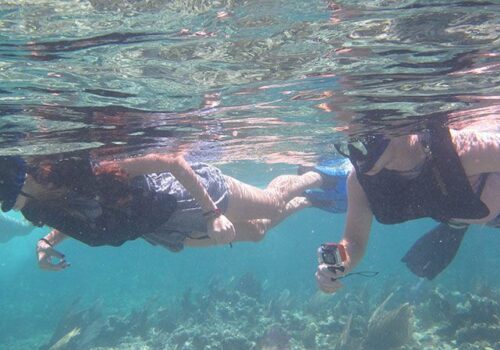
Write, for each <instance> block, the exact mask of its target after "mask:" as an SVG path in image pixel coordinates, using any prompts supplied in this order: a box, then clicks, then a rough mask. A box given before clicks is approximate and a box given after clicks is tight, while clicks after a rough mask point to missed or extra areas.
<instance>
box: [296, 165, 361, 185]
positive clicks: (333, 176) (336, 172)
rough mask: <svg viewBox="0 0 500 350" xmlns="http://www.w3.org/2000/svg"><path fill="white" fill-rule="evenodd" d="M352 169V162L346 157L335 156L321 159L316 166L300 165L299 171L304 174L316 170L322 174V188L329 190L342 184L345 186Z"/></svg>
mask: <svg viewBox="0 0 500 350" xmlns="http://www.w3.org/2000/svg"><path fill="white" fill-rule="evenodd" d="M351 170H352V165H351V162H350V161H349V160H348V159H345V158H335V159H328V160H323V161H321V162H320V163H319V164H318V165H316V166H302V165H301V166H299V169H298V171H297V173H298V174H299V175H302V174H304V173H306V172H308V171H314V172H316V173H318V174H320V175H321V178H322V179H323V185H322V186H321V189H322V190H325V191H329V190H331V189H335V188H338V187H339V186H342V187H344V188H345V183H346V181H347V176H348V175H349V172H350V171H351Z"/></svg>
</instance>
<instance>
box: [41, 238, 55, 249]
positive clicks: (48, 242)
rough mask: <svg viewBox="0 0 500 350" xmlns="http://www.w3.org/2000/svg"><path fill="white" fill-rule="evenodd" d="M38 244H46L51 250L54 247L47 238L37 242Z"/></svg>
mask: <svg viewBox="0 0 500 350" xmlns="http://www.w3.org/2000/svg"><path fill="white" fill-rule="evenodd" d="M38 242H43V243H45V244H47V245H48V246H49V247H51V248H53V247H54V245H53V244H52V243H51V242H50V241H49V240H48V239H47V238H40V239H39V240H38Z"/></svg>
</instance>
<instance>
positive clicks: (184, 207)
mask: <svg viewBox="0 0 500 350" xmlns="http://www.w3.org/2000/svg"><path fill="white" fill-rule="evenodd" d="M191 168H192V169H193V171H194V172H195V173H196V175H198V177H199V179H200V181H201V182H202V184H203V186H204V187H205V189H206V190H207V192H208V194H209V195H210V197H211V198H212V200H213V201H214V203H215V204H216V205H217V207H218V208H219V209H220V210H221V212H222V213H223V214H224V215H226V216H227V215H228V212H229V209H231V210H230V214H229V215H230V217H231V218H232V220H231V219H230V220H231V222H232V223H233V225H234V227H235V231H236V236H235V239H234V241H254V242H255V241H260V240H261V239H262V238H264V235H265V233H266V232H267V231H268V230H269V229H270V228H271V227H273V226H275V225H276V224H277V223H279V222H281V221H282V220H283V219H284V218H286V217H287V216H289V215H291V214H292V213H294V212H296V211H297V210H300V209H302V208H304V207H306V206H308V202H307V201H306V200H305V198H303V197H300V196H298V195H299V194H301V193H302V192H300V191H301V188H302V186H313V185H315V184H317V183H318V182H317V180H318V179H320V177H319V176H317V175H312V177H311V178H310V179H307V177H306V178H302V177H301V176H295V175H282V176H279V177H277V178H276V179H275V180H274V181H273V182H271V184H270V185H269V186H268V188H267V189H265V190H262V189H259V188H256V187H253V186H250V185H248V184H244V183H242V182H240V181H238V180H236V179H234V178H232V177H229V176H225V175H223V174H222V172H221V171H220V170H219V169H218V168H215V167H213V166H210V165H208V164H204V163H195V164H192V165H191ZM148 177H149V179H150V183H152V184H153V186H154V187H155V189H156V190H157V191H167V192H168V193H170V194H172V195H173V196H174V197H175V198H176V200H177V209H176V210H175V211H174V213H173V214H172V216H171V217H170V218H169V220H168V221H167V222H166V223H165V224H163V225H162V226H161V227H160V228H159V229H157V230H156V231H155V232H153V233H149V234H146V235H143V238H144V239H145V240H146V241H148V242H149V243H151V244H153V245H161V246H164V247H166V248H168V249H169V250H171V251H173V252H178V251H181V250H182V249H183V248H184V245H188V246H210V245H215V244H217V242H216V241H214V240H213V239H211V238H210V237H209V235H208V234H207V218H206V217H205V216H204V215H203V210H202V208H201V206H200V205H199V203H198V202H197V201H196V200H195V199H194V198H193V197H192V196H191V195H190V193H189V192H188V191H187V190H186V188H184V187H183V186H182V185H181V184H180V183H179V182H178V181H177V180H176V179H175V178H174V177H173V176H172V175H171V174H169V173H168V174H165V173H163V174H154V175H148ZM316 177H317V178H316ZM305 179H307V180H305ZM297 180H301V181H298V182H297V183H300V184H301V185H299V187H298V188H300V189H298V190H295V191H294V188H295V186H294V185H293V184H292V182H295V181H297ZM285 188H288V190H286V191H284V189H285ZM290 190H292V191H293V192H289V191H290ZM288 193H290V194H288ZM292 196H293V197H294V198H291V197H292ZM289 198H291V199H290V200H288V199H289ZM285 200H287V203H286V204H285V202H284V201H285ZM235 218H238V219H237V221H233V220H234V219H235Z"/></svg>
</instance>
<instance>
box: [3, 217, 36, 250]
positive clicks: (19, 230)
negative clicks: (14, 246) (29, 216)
mask: <svg viewBox="0 0 500 350" xmlns="http://www.w3.org/2000/svg"><path fill="white" fill-rule="evenodd" d="M33 229H34V227H33V226H32V225H30V224H29V223H28V222H26V221H21V220H17V219H15V218H13V217H11V216H8V215H6V214H4V213H0V243H5V242H8V241H10V240H11V239H12V238H14V237H17V236H25V235H27V234H29V233H30V232H31V231H33Z"/></svg>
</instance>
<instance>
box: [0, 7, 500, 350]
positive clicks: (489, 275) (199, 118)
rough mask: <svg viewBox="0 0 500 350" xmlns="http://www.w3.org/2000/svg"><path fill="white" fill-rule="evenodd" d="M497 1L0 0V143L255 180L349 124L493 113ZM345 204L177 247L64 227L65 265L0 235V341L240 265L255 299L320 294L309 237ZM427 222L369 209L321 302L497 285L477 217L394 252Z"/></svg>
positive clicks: (333, 231) (28, 242)
mask: <svg viewBox="0 0 500 350" xmlns="http://www.w3.org/2000/svg"><path fill="white" fill-rule="evenodd" d="M498 13H500V6H499V5H498V3H497V2H495V1H447V2H436V1H410V0H406V1H382V0H370V1H338V2H335V3H333V2H331V1H306V2H303V1H226V0H221V1H202V0H189V1H160V0H149V1H146V0H143V1H114V0H105V1H93V0H92V1H50V2H39V1H22V2H15V1H2V2H0V82H1V83H0V153H1V154H22V155H33V154H50V153H60V152H65V151H71V150H78V149H89V151H90V152H95V153H96V154H106V155H111V156H127V155H130V154H138V153H145V152H150V151H163V152H169V151H172V150H177V149H178V148H179V147H184V148H185V149H187V150H188V158H190V159H193V160H204V161H208V162H211V163H213V164H217V165H219V166H220V167H221V168H222V169H223V170H224V172H225V173H227V174H229V175H232V176H234V177H236V178H238V179H240V180H243V181H245V182H249V183H251V184H254V185H256V186H265V184H267V183H268V182H269V181H270V180H271V179H272V178H273V177H275V176H277V175H280V174H285V173H295V172H296V168H297V166H296V165H297V164H303V163H314V162H315V161H316V160H317V159H319V158H321V157H322V156H325V155H328V154H330V153H331V152H332V146H331V145H332V143H333V142H334V141H336V140H339V139H342V138H344V137H345V136H344V135H343V134H342V132H341V131H342V130H343V129H344V128H345V127H346V126H350V128H351V129H356V128H357V129H356V130H359V131H360V132H362V131H364V130H367V129H372V128H375V129H380V130H387V131H388V132H396V133H397V132H404V131H407V130H409V129H415V128H417V129H418V128H419V127H421V126H422V125H423V123H424V122H425V121H426V120H428V119H430V118H438V117H441V116H446V117H447V118H448V120H449V121H450V122H451V123H452V124H454V125H458V126H460V125H466V124H471V123H477V122H483V123H484V122H486V123H487V124H488V126H489V127H491V128H493V129H494V130H497V131H498V130H499V118H498V100H499V99H498V93H499V88H498V87H499V86H500V84H499V74H498V67H499V64H500V62H499V53H498V49H499V42H498V25H499V17H498ZM343 220H344V217H343V216H342V215H332V214H327V213H323V212H320V211H318V210H314V209H308V210H305V211H303V212H301V213H299V214H297V215H296V216H294V217H291V218H290V219H288V220H287V221H285V222H284V223H282V224H281V225H280V226H278V227H276V228H275V229H273V230H272V231H271V232H270V233H269V234H268V236H267V237H266V238H265V240H264V241H262V242H260V243H259V244H252V243H241V244H235V245H234V246H233V247H232V248H230V247H229V246H224V247H213V248H207V249H185V250H184V251H183V252H181V253H179V254H173V253H171V252H169V251H167V250H164V249H161V248H155V247H152V246H150V245H148V244H147V243H145V242H143V241H140V240H138V241H134V242H129V243H126V244H125V245H124V246H122V247H120V248H90V247H86V246H84V245H83V244H80V243H78V242H75V241H68V242H65V243H63V244H62V245H61V250H62V251H63V252H64V253H65V254H66V256H67V259H68V261H70V263H71V264H72V266H71V267H70V268H69V269H67V270H65V271H63V272H59V273H48V272H43V271H41V270H39V269H38V267H37V265H36V260H35V254H34V249H35V244H36V241H37V239H38V238H40V237H41V236H42V235H43V234H44V233H45V232H46V230H43V229H37V230H36V231H34V232H33V233H31V234H30V235H29V236H25V237H16V238H13V239H12V240H10V241H9V242H7V243H3V244H0V283H1V284H0V286H1V287H0V349H36V348H38V347H40V346H42V345H44V344H47V343H48V342H49V340H50V338H51V336H52V333H53V332H54V330H55V329H56V327H57V325H58V324H59V322H60V320H61V318H62V317H63V316H64V315H65V314H66V313H67V312H66V311H65V310H67V309H68V307H69V305H71V304H72V303H73V302H74V300H76V299H78V300H79V303H80V305H81V306H82V307H89V306H90V305H94V304H95V303H97V305H98V308H99V309H100V310H101V311H102V312H103V313H104V314H106V315H114V314H117V315H124V314H127V313H128V312H130V310H133V309H138V308H142V307H144V305H146V304H148V303H151V300H154V305H156V306H158V307H159V306H162V307H167V308H169V309H170V308H171V309H172V310H174V309H175V308H176V307H178V306H179V305H180V304H181V303H182V299H183V296H184V294H185V292H186V291H187V290H192V291H193V293H194V294H196V293H198V294H200V295H203V294H204V293H208V292H207V291H208V290H209V289H210V287H209V286H210V285H211V283H214V282H213V281H219V282H218V283H221V285H224V286H226V287H227V288H229V289H230V288H233V287H234V285H235V284H236V283H237V281H238V279H239V278H240V277H241V276H242V275H244V274H245V273H248V272H249V273H252V274H254V275H255V276H256V278H257V280H258V281H259V283H262V289H263V301H262V303H263V304H267V303H269V301H272V300H275V299H276V298H278V297H279V296H280V295H283V293H285V295H286V294H287V293H288V292H284V291H287V290H288V291H289V294H290V299H291V300H293V307H292V306H290V305H284V306H283V308H285V307H288V308H290V309H293V308H295V309H297V310H300V309H301V308H302V307H305V306H307V305H308V304H309V303H310V302H311V300H315V298H317V287H316V284H315V280H314V271H315V267H316V247H317V246H318V245H319V244H320V243H322V242H325V241H336V240H338V239H339V238H340V236H341V233H342V228H343ZM433 225H434V224H433V222H431V221H429V220H420V221H415V222H411V223H406V224H401V225H394V226H382V225H379V224H375V225H374V227H373V229H372V235H371V239H370V243H369V250H368V252H367V255H366V258H365V259H364V261H363V263H362V265H361V266H360V267H359V269H360V270H361V269H363V270H372V271H379V272H380V274H379V275H378V276H377V277H375V278H371V279H367V278H363V277H359V276H357V277H354V276H353V277H351V278H350V279H348V280H345V286H346V288H344V290H343V291H341V292H340V293H338V294H336V295H334V296H331V297H329V300H330V302H332V303H337V302H338V301H341V300H344V299H342V298H348V297H349V295H351V296H353V295H356V294H357V293H360V291H368V292H367V293H368V295H370V298H371V299H370V300H372V299H374V298H378V299H380V298H382V299H384V297H383V296H384V295H387V294H388V291H395V290H398V287H399V288H400V289H399V290H401V292H400V294H399V302H401V303H404V302H407V301H408V302H415V300H416V299H418V298H419V297H421V298H425V297H426V294H425V291H426V290H432V289H433V288H434V289H435V288H438V287H439V288H441V290H445V291H447V293H455V294H457V295H458V297H457V300H458V302H465V301H466V299H467V297H466V293H468V292H477V290H478V288H479V286H487V287H488V288H491V289H493V290H497V293H498V289H499V288H500V282H499V281H500V279H499V278H498V271H497V266H500V258H499V256H498V249H499V247H500V237H499V235H498V232H497V231H498V230H494V229H491V228H487V227H474V228H472V229H471V230H470V231H469V232H468V233H467V235H466V237H465V239H464V243H463V245H462V247H461V249H460V251H459V254H458V256H457V257H456V259H455V261H454V262H453V264H452V265H451V266H450V267H449V268H448V269H447V270H446V271H445V272H444V273H443V274H442V275H440V276H439V278H437V279H436V280H435V281H433V282H424V283H423V284H422V285H421V284H420V283H421V281H419V280H418V279H417V278H416V277H415V276H413V275H411V273H410V272H408V271H407V270H406V268H405V267H404V265H403V264H401V263H400V262H399V260H400V258H401V257H402V255H403V254H404V252H405V251H406V250H407V249H408V247H409V246H411V244H412V243H413V242H414V241H415V240H416V238H417V237H419V235H420V234H421V233H423V232H425V231H427V230H429V229H430V228H431V227H432V226H433ZM419 293H420V294H419ZM419 295H420V296H419ZM496 295H497V296H498V294H496ZM458 302H457V303H458ZM499 302H500V301H499ZM366 303H367V304H370V305H371V306H370V308H371V309H374V308H375V307H376V305H377V302H374V301H370V303H369V302H368V300H367V301H366ZM285 304H286V303H285ZM235 312H236V311H235ZM172 313H173V311H172ZM210 316H211V315H207V318H209V317H210ZM337 316H338V317H339V318H340V317H342V324H345V323H346V322H345V317H346V316H347V315H338V314H335V317H337ZM318 317H319V316H318ZM263 322H264V321H263ZM179 323H181V321H179ZM191 324H192V325H193V328H196V327H197V326H196V322H194V321H193V322H192V323H191ZM436 324H437V321H436ZM220 327H221V331H222V329H223V328H224V325H221V326H220ZM497 327H498V324H497ZM431 328H432V326H422V325H421V324H419V327H417V329H418V330H419V331H420V332H424V331H425V330H426V329H431ZM290 332H291V331H290ZM318 333H321V334H323V333H325V332H324V331H318ZM330 333H331V334H332V336H333V335H335V336H338V335H339V334H340V331H338V330H337V331H336V332H333V331H331V332H330ZM451 338H453V337H451ZM433 341H434V343H433V344H432V348H434V349H448V348H450V347H451V348H453V346H455V347H457V345H456V344H455V345H453V344H452V342H451V341H450V338H446V339H444V338H443V339H440V338H439V337H437V338H435V339H434V340H433ZM499 342H500V340H499ZM450 344H451V345H450ZM492 344H494V343H492ZM143 345H144V344H143ZM114 346H115V347H114V348H126V347H125V345H120V344H114ZM144 346H146V345H144ZM318 347H319V346H318ZM82 348H86V347H85V346H83V347H82ZM130 348H134V347H130ZM135 348H140V347H139V345H136V347H135ZM149 348H152V349H154V348H155V347H154V346H152V345H149ZM156 348H162V347H156ZM181 348H182V347H180V346H179V349H181ZM194 348H196V346H195V347H194ZM292 348H293V346H292ZM296 348H300V347H298V346H296ZM326 348H328V347H326ZM332 348H333V345H332ZM185 349H188V347H185Z"/></svg>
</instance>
